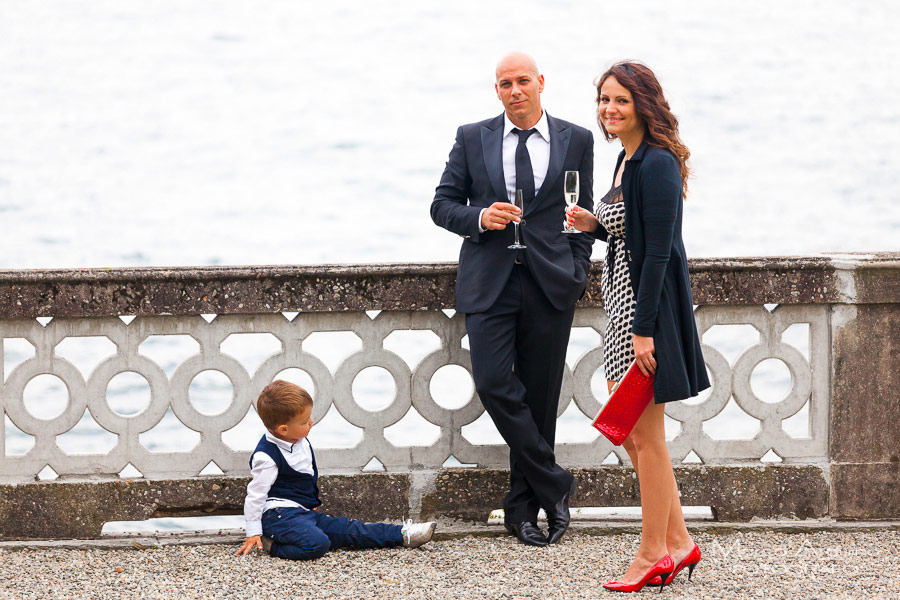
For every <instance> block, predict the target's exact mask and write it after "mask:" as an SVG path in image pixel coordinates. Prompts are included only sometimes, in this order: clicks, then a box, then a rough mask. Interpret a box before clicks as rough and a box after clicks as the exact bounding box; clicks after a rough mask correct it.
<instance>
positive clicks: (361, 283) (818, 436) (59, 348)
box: [0, 255, 900, 539]
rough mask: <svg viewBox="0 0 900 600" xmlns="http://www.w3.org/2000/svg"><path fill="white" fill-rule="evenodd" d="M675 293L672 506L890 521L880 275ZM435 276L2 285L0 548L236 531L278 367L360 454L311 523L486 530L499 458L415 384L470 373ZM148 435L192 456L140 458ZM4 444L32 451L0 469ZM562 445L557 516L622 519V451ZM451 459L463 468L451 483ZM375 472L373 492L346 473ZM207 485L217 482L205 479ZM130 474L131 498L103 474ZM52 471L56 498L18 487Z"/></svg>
mask: <svg viewBox="0 0 900 600" xmlns="http://www.w3.org/2000/svg"><path fill="white" fill-rule="evenodd" d="M599 270H600V265H599V264H598V265H595V273H594V277H593V281H594V283H593V284H592V286H591V287H590V288H589V290H588V292H587V293H586V295H585V297H584V298H583V299H582V301H581V303H580V305H579V309H578V311H577V312H576V316H575V323H574V327H575V328H578V329H580V330H584V331H593V332H594V333H593V339H594V342H593V343H592V344H591V345H589V346H587V347H584V348H582V353H581V355H580V356H579V357H576V358H574V359H573V360H572V361H571V362H570V364H569V366H567V369H566V374H565V379H564V382H563V391H562V394H561V401H560V409H559V413H560V415H562V414H564V413H565V412H566V411H570V410H572V408H573V407H571V406H570V404H571V403H574V409H577V411H579V413H575V414H578V415H579V416H580V419H581V422H580V424H578V425H577V426H578V427H584V428H587V429H589V426H588V425H587V423H588V417H593V416H594V414H596V412H597V411H598V410H599V408H600V406H601V400H605V397H604V398H601V399H598V398H597V397H595V393H594V392H593V391H592V379H593V378H595V377H596V375H597V373H598V370H599V369H602V336H603V331H604V325H605V318H606V317H605V314H604V312H603V309H602V306H601V303H600V300H599V298H600V294H599V278H598V276H599ZM691 272H692V283H693V287H694V299H695V302H697V303H698V308H697V309H696V313H695V314H696V319H697V323H698V327H699V329H700V332H701V336H703V342H704V355H705V358H706V361H707V367H708V369H709V371H710V374H711V376H712V381H713V388H712V390H711V392H709V393H707V394H705V395H704V396H702V397H701V399H700V401H699V402H698V401H692V402H684V403H673V404H669V405H668V406H667V407H666V413H667V415H668V416H669V417H670V418H671V419H672V420H673V423H672V425H673V427H670V429H671V430H672V431H671V433H670V438H671V439H670V440H669V448H670V452H671V454H672V457H673V461H674V462H675V463H676V474H677V476H678V478H679V482H680V484H681V489H682V494H683V502H684V503H685V504H689V505H690V504H693V505H708V506H710V507H711V508H712V510H713V514H714V516H715V517H716V518H718V519H721V520H749V519H751V518H753V517H760V518H785V517H788V518H826V517H832V518H836V519H880V518H893V519H896V518H900V494H898V480H900V463H898V455H900V435H898V434H897V433H896V429H895V427H894V425H895V424H896V423H897V422H900V392H898V391H897V390H898V389H900V388H898V384H900V375H898V373H897V366H898V364H900V362H898V360H897V358H896V356H897V350H898V349H900V277H898V276H900V256H898V255H874V256H873V255H835V256H822V257H800V258H748V259H704V260H694V261H692V262H691ZM454 279H455V265H454V264H427V265H425V264H423V265H363V266H319V267H242V268H236V267H216V268H199V269H192V268H179V269H155V268H140V269H92V270H77V271H21V272H10V271H7V272H0V369H3V370H2V371H0V384H2V387H0V406H2V410H3V413H4V415H5V417H6V427H4V428H0V539H4V538H5V539H10V538H20V539H21V538H40V537H70V536H73V537H95V536H98V535H99V533H100V528H101V527H102V524H103V523H104V522H105V521H113V520H133V519H144V518H149V517H151V516H172V515H194V514H216V513H218V514H224V513H234V512H240V510H241V507H242V502H243V493H244V489H245V485H246V476H247V473H248V456H249V452H248V451H247V450H236V449H234V448H233V445H231V444H229V443H228V442H227V439H226V438H227V436H228V432H230V431H232V430H234V428H236V427H237V426H239V424H240V423H242V422H243V421H244V420H245V419H247V418H248V414H250V415H252V414H253V413H252V410H251V404H252V402H253V400H254V399H255V398H256V396H257V395H258V393H259V391H260V390H261V389H262V388H263V387H264V386H265V385H266V384H268V383H269V382H270V381H272V379H273V378H275V377H276V376H278V374H279V373H281V372H283V371H284V370H286V369H300V370H302V371H304V372H305V373H306V374H307V375H308V378H309V379H310V380H311V382H312V386H313V388H314V390H315V398H316V405H315V410H314V413H313V416H314V418H316V419H317V420H319V419H322V418H323V417H325V416H326V415H328V414H330V413H332V412H333V411H337V413H339V414H340V417H342V418H343V419H344V420H346V421H347V422H348V423H349V426H351V427H354V428H358V430H359V432H360V434H361V440H360V441H359V442H358V443H356V444H355V445H353V446H351V447H333V448H321V447H317V454H316V456H317V461H318V463H319V466H320V469H321V470H322V472H323V474H324V475H325V476H324V477H323V480H322V493H323V496H324V499H325V501H326V504H327V505H328V510H330V511H332V512H335V513H338V512H352V513H353V514H355V515H360V516H362V517H364V518H369V519H384V518H396V517H397V516H399V515H412V516H415V517H419V518H429V517H444V518H457V519H465V520H483V519H484V518H485V517H486V514H487V512H488V511H489V510H490V509H491V508H495V507H497V506H499V504H500V499H501V498H502V494H503V491H504V489H505V487H506V473H505V471H504V470H503V469H504V467H505V466H506V465H507V464H508V463H507V452H506V448H505V446H503V445H497V444H482V443H477V442H475V441H472V440H471V439H470V436H467V435H466V431H465V428H466V426H467V425H469V424H471V423H473V422H475V421H476V420H477V419H479V418H480V417H482V413H483V408H482V406H481V404H480V402H479V401H478V398H477V396H476V395H475V394H474V392H472V393H471V394H470V393H469V392H464V397H463V399H462V401H461V402H457V403H455V404H448V403H447V402H446V401H445V400H443V399H442V394H441V393H440V391H441V390H440V389H437V388H438V387H439V386H437V387H436V386H435V384H434V383H433V381H432V379H433V378H434V377H435V375H436V373H438V372H439V371H440V370H441V369H442V368H444V367H447V366H448V365H456V366H457V371H459V368H461V369H465V370H466V371H469V372H471V365H470V364H469V358H468V351H467V350H466V344H465V323H464V319H463V317H462V315H456V314H453V313H452V310H450V309H452V307H453V283H454ZM372 311H377V314H376V313H375V312H372ZM294 313H298V314H294ZM201 315H202V316H201ZM212 315H216V316H215V318H212ZM47 317H52V319H50V320H49V322H48V319H47ZM730 325H737V326H741V327H742V328H743V329H744V330H745V331H746V330H748V329H749V330H750V331H751V332H754V333H753V336H752V337H753V339H752V340H751V342H749V344H748V345H747V346H746V347H742V348H740V352H738V353H736V354H735V355H734V356H727V354H729V353H728V352H726V351H724V350H723V349H722V348H720V347H718V346H716V345H715V344H714V343H712V341H711V339H712V338H715V337H716V336H714V335H713V334H712V330H713V329H714V328H719V327H720V326H730ZM726 330H727V328H726ZM789 331H790V335H788V333H787V332H789ZM337 332H349V333H351V334H353V335H355V336H356V339H357V340H358V341H357V344H356V347H355V348H352V349H350V351H349V355H348V356H345V357H344V358H343V360H342V361H341V362H339V363H338V364H336V365H334V366H333V367H332V368H329V366H327V365H326V364H325V361H323V359H322V358H321V357H320V356H318V355H317V354H316V353H315V352H314V351H313V348H312V346H313V344H311V343H309V342H310V341H311V340H312V339H313V336H315V335H318V334H322V333H337ZM397 332H404V333H406V332H420V333H423V334H425V335H426V336H429V337H430V338H431V339H432V340H433V342H432V344H431V346H428V347H427V348H426V349H425V351H424V356H423V357H421V358H420V359H418V360H409V359H408V358H404V356H402V355H403V354H404V352H402V351H401V350H397V348H396V344H393V343H391V340H392V336H394V334H395V333H397ZM248 334H253V335H255V336H257V337H259V336H263V337H268V338H270V339H271V340H273V342H274V345H273V346H272V347H271V349H270V351H268V352H266V353H264V355H263V356H262V357H261V359H260V360H259V361H257V363H258V364H255V365H253V366H252V367H250V368H248V366H247V365H246V363H245V362H242V361H240V360H238V359H237V358H235V356H234V354H235V353H234V351H233V349H234V348H236V347H240V345H241V344H242V340H249V339H250V337H247V336H248ZM175 337H179V338H186V337H189V338H190V339H192V340H193V342H192V344H193V348H194V349H193V351H191V352H189V353H187V354H186V355H184V356H180V357H175V356H162V357H160V354H159V352H156V354H155V355H154V356H152V357H151V356H149V354H152V353H148V352H147V351H146V349H147V344H148V342H150V341H151V340H156V341H159V340H165V339H169V338H173V339H174V338H175ZM721 337H722V336H718V338H721ZM726 338H727V335H726ZM85 339H91V340H95V341H96V340H100V341H101V342H102V343H104V344H106V345H107V346H108V347H109V351H108V352H107V355H106V356H104V357H102V358H101V359H100V360H99V361H97V362H96V364H94V365H91V367H90V368H83V367H80V366H79V357H78V356H77V355H75V356H73V355H72V352H71V351H66V344H69V343H71V342H72V340H85ZM14 344H18V346H17V347H18V348H21V347H22V345H23V344H25V345H26V347H31V348H33V350H32V351H31V352H30V353H26V354H25V355H24V356H18V357H17V359H18V360H17V361H11V360H9V357H10V356H11V353H10V352H5V351H4V349H5V348H7V347H10V348H11V347H12V346H13V345H14ZM726 345H727V344H726ZM164 348H165V347H164V346H163V352H164ZM101 354H103V353H101ZM345 354H346V353H345ZM768 359H775V360H777V361H781V362H782V363H783V365H784V367H786V370H787V372H789V374H790V375H789V378H788V379H789V380H790V381H789V384H788V390H787V391H786V393H785V394H784V395H783V397H781V398H774V399H773V398H760V397H759V393H758V389H757V388H758V387H759V386H756V385H754V383H753V373H754V371H755V370H756V369H757V368H758V366H759V365H760V363H762V362H763V361H766V360H768ZM13 363H14V364H13ZM5 365H8V366H9V368H8V369H7V368H5ZM369 367H381V368H383V369H385V370H386V371H387V372H388V373H389V374H390V376H391V378H392V379H393V383H394V388H395V393H394V396H393V398H392V399H389V401H388V402H387V403H386V406H384V407H383V408H380V409H379V410H372V409H371V407H368V408H367V407H365V406H363V405H361V404H360V403H359V402H358V399H357V398H355V396H354V387H353V384H354V380H355V379H356V378H357V376H358V375H359V374H360V373H361V372H362V371H364V370H365V369H368V368H369ZM209 371H214V372H215V371H217V372H220V373H222V374H224V376H226V377H227V378H228V380H229V381H230V384H231V388H232V390H233V391H232V394H231V395H230V400H229V401H226V402H223V403H221V404H220V405H215V406H209V405H203V404H202V403H198V402H197V401H196V399H194V398H192V393H191V384H192V381H194V380H195V378H196V377H198V376H200V375H202V374H203V373H205V372H209ZM123 373H128V374H130V375H131V376H132V377H138V378H139V381H141V382H142V383H145V385H144V387H145V388H146V389H148V390H149V394H148V396H149V399H148V400H147V402H146V405H145V406H143V407H140V409H139V410H129V411H122V410H121V408H118V407H117V406H116V403H115V402H111V401H110V395H109V393H108V391H109V386H110V384H111V382H113V381H114V380H115V378H117V377H118V376H120V375H121V374H123ZM41 375H52V376H54V377H56V378H58V380H59V382H60V387H61V388H62V389H64V395H65V396H66V398H67V400H66V401H64V402H63V403H62V405H61V406H60V407H59V409H58V410H56V411H55V413H54V414H52V415H50V416H47V414H45V413H43V412H42V411H41V410H40V409H41V402H42V399H41V398H37V399H35V398H30V397H29V395H28V394H27V393H26V390H27V388H28V386H29V384H30V382H32V381H33V380H34V378H36V377H38V376H41ZM467 383H468V387H467V386H465V385H463V386H461V387H462V388H463V389H470V388H471V380H470V379H469V381H468V382H467ZM593 389H594V390H596V389H597V386H596V385H595V386H594V388H593ZM726 407H728V410H729V411H732V412H734V411H737V412H738V413H741V414H742V415H743V416H744V417H745V418H746V419H755V420H758V431H754V432H751V433H750V434H744V435H730V434H729V432H728V431H727V428H728V424H727V423H726V424H725V425H724V426H723V425H722V424H721V423H720V424H719V425H718V430H717V432H716V433H713V434H711V433H710V432H711V428H710V427H709V426H710V424H711V423H714V422H715V421H716V419H718V418H721V415H723V414H725V413H724V412H723V411H725V410H726ZM117 408H118V410H117ZM413 414H415V417H416V418H417V419H419V421H417V422H421V423H423V426H427V427H429V428H432V429H434V430H435V435H434V436H432V437H433V439H432V440H430V441H428V442H422V441H421V440H418V439H415V440H403V439H400V440H398V439H397V436H396V435H394V436H393V437H392V436H390V435H388V433H389V432H390V431H391V429H392V427H396V424H397V423H398V422H401V421H402V420H403V419H408V418H410V415H413ZM88 418H89V419H93V422H95V423H96V424H97V425H99V427H100V428H102V430H103V431H105V432H107V433H106V436H107V437H111V438H112V442H111V443H110V444H109V448H108V449H106V450H105V451H103V452H93V453H89V454H83V453H71V452H67V451H66V450H65V449H64V448H63V447H61V444H60V439H62V437H64V436H66V435H67V434H71V433H72V432H73V431H74V430H75V429H76V428H78V427H79V426H80V424H81V423H83V422H84V420H85V419H88ZM164 418H167V419H169V420H170V421H171V420H174V421H175V422H177V423H178V426H179V427H180V428H181V430H182V431H185V432H188V433H191V435H194V436H196V437H197V438H198V439H197V441H196V444H194V445H193V447H191V448H189V449H188V450H187V451H181V450H179V451H172V450H163V451H160V450H159V449H158V448H153V447H152V446H150V445H148V444H147V443H146V435H147V434H148V432H151V431H152V430H154V428H156V427H158V426H159V424H160V423H161V422H162V420H163V419H164ZM789 419H790V420H791V423H793V424H794V427H793V428H791V429H790V431H789V430H788V428H787V427H786V426H785V423H786V422H787V421H788V420H789ZM798 419H799V420H801V421H802V423H801V425H802V426H801V427H799V428H798V427H796V425H797V420H798ZM676 422H677V423H676ZM571 426H572V425H570V427H571ZM723 427H724V428H725V429H726V431H724V432H722V429H723ZM10 428H15V431H17V432H18V435H19V436H20V437H21V436H26V437H31V438H33V445H32V446H31V447H30V448H29V449H27V450H19V451H17V452H13V451H10V448H11V445H10V440H9V439H7V437H8V436H6V434H5V431H6V429H10ZM10 430H11V429H10ZM188 430H190V431H188ZM798 431H800V433H799V434H798ZM174 435H180V434H174ZM256 435H257V436H258V435H259V434H258V433H257V434H256ZM562 437H565V436H562ZM576 437H578V436H576ZM733 438H739V439H733ZM580 439H583V440H592V441H581V442H570V443H558V444H557V456H558V460H559V461H560V463H562V464H563V465H565V466H567V467H570V468H572V469H574V470H575V471H576V472H577V475H578V480H579V491H578V493H577V494H576V499H575V502H574V503H575V504H576V505H582V506H623V505H625V506H627V505H636V504H638V503H639V495H638V490H637V483H636V480H635V479H634V478H633V477H632V473H633V472H632V471H631V470H630V469H628V468H627V467H624V466H620V465H621V464H626V465H627V463H628V457H627V454H626V453H625V452H624V450H622V449H621V448H615V447H613V446H612V445H611V444H609V442H607V441H606V440H605V438H602V437H596V436H590V435H588V436H584V435H582V436H580ZM252 441H254V440H251V442H252ZM148 446H150V447H148ZM450 457H452V458H454V459H456V461H458V463H463V464H466V465H474V466H467V467H464V468H463V467H460V468H447V467H445V466H444V465H446V464H447V461H448V458H450ZM373 459H375V460H376V461H377V463H379V464H380V465H381V466H382V467H383V469H382V471H381V472H369V471H364V467H366V466H367V465H370V464H371V462H372V460H373ZM451 460H452V459H451ZM458 463H454V464H458ZM610 463H612V464H610ZM211 464H212V465H214V469H213V470H214V472H215V473H216V474H215V475H205V474H204V473H208V472H210V466H211ZM127 469H130V470H131V471H132V476H131V477H124V476H122V475H120V474H121V473H123V472H124V470H127ZM48 472H49V473H50V474H51V476H55V479H53V480H52V481H37V480H38V479H39V475H41V476H46V474H47V473H48ZM134 474H137V475H138V477H134V476H133V475H134Z"/></svg>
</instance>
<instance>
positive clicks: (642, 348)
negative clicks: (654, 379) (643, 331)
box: [634, 335, 656, 377]
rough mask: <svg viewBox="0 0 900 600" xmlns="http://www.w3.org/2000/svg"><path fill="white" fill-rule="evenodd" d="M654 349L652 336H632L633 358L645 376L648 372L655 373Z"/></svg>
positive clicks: (648, 374)
mask: <svg viewBox="0 0 900 600" xmlns="http://www.w3.org/2000/svg"><path fill="white" fill-rule="evenodd" d="M655 351H656V347H655V346H654V345H653V338H652V337H644V336H642V335H636V336H634V359H635V361H637V366H638V368H639V369H640V370H641V373H643V374H644V376H645V377H649V376H650V373H656V359H655V358H654V357H653V353H654V352H655Z"/></svg>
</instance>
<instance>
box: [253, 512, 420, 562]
mask: <svg viewBox="0 0 900 600" xmlns="http://www.w3.org/2000/svg"><path fill="white" fill-rule="evenodd" d="M262 527H263V534H264V535H267V536H268V537H270V538H272V549H271V551H270V554H271V555H272V556H277V557H278V558H287V559H290V560H312V559H314V558H319V557H321V556H323V555H324V554H325V553H326V552H328V550H331V549H337V548H357V549H363V548H392V547H394V546H399V545H401V544H402V543H403V535H402V533H401V531H402V528H401V527H400V526H399V525H389V524H387V523H363V522H362V521H357V520H356V519H348V518H347V517H331V516H329V515H325V514H322V513H319V512H318V511H315V510H303V509H302V508H289V507H281V508H272V509H269V510H267V511H266V512H265V513H263V517H262Z"/></svg>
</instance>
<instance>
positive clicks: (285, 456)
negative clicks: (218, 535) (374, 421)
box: [237, 380, 436, 560]
mask: <svg viewBox="0 0 900 600" xmlns="http://www.w3.org/2000/svg"><path fill="white" fill-rule="evenodd" d="M312 406H313V401H312V398H311V397H310V395H309V394H308V393H307V392H306V390H304V389H303V388H301V387H299V386H297V385H294V384H293V383H288V382H286V381H280V380H276V381H273V382H272V383H270V384H269V385H267V386H266V388H265V389H264V390H263V391H262V393H261V394H260V395H259V399H258V400H257V402H256V409H257V412H258V413H259V417H260V419H262V422H263V425H265V426H266V429H268V432H267V433H266V434H265V435H263V436H262V438H261V439H260V440H259V444H257V445H256V450H254V451H253V454H252V456H251V457H250V474H251V476H252V479H251V480H250V483H249V484H248V485H247V499H246V500H245V502H244V518H245V520H246V522H247V525H246V528H247V539H246V540H244V544H243V545H242V546H241V547H240V549H239V550H238V551H237V554H238V555H245V554H249V553H250V551H251V550H253V549H255V548H258V549H261V550H265V551H267V552H269V554H271V555H272V556H277V557H279V558H289V559H293V560H311V559H314V558H319V557H320V556H322V555H324V554H325V553H326V552H328V550H329V549H334V548H390V547H393V546H400V545H403V546H406V547H407V548H416V547H418V546H421V545H422V544H424V543H426V542H428V541H430V540H431V536H432V535H433V534H434V529H435V526H436V523H434V522H429V523H413V522H412V521H407V522H406V524H405V525H404V526H403V527H401V526H400V525H389V524H387V523H371V524H368V523H363V522H362V521H357V520H351V519H348V518H346V517H330V516H328V515H326V514H323V513H321V512H318V511H317V510H316V507H317V506H319V505H320V504H321V501H320V500H319V487H318V479H319V471H318V469H317V468H316V457H315V454H314V453H313V449H312V446H311V445H310V443H309V440H307V439H306V436H307V434H308V433H309V429H310V427H312V425H313V419H312V417H311V416H310V414H311V413H312Z"/></svg>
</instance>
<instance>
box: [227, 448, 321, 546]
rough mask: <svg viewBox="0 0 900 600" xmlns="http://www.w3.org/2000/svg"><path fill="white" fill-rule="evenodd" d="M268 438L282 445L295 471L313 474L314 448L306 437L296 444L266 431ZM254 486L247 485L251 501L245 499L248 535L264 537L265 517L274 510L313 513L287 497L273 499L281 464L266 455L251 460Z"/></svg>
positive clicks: (252, 484)
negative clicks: (272, 490) (273, 486)
mask: <svg viewBox="0 0 900 600" xmlns="http://www.w3.org/2000/svg"><path fill="white" fill-rule="evenodd" d="M266 439H267V440H269V441H270V442H272V443H273V444H275V445H276V446H278V449H279V450H280V451H281V455H282V456H283V457H284V459H285V460H286V461H287V464H288V465H290V467H291V468H292V469H294V470H295V471H297V472H299V473H309V474H310V475H313V458H312V446H311V445H310V443H309V440H307V439H306V438H303V439H302V440H300V441H299V442H297V443H296V444H291V443H288V442H286V441H284V440H281V439H278V438H277V437H275V436H274V435H272V434H271V433H269V432H266ZM250 465H251V466H250V477H251V479H250V483H248V484H247V498H246V499H245V500H244V521H246V526H245V527H246V530H247V533H246V536H247V537H251V536H254V535H262V515H263V513H264V512H266V511H267V510H269V509H270V508H277V507H279V506H290V507H293V508H302V509H304V510H309V509H307V508H306V507H305V506H303V505H301V504H298V503H296V502H294V501H293V500H286V499H284V498H269V490H270V489H271V488H272V484H274V483H275V480H276V479H277V478H278V465H276V464H275V461H274V460H272V457H271V456H269V455H268V454H266V453H265V452H254V453H253V456H252V457H251V459H250Z"/></svg>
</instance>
